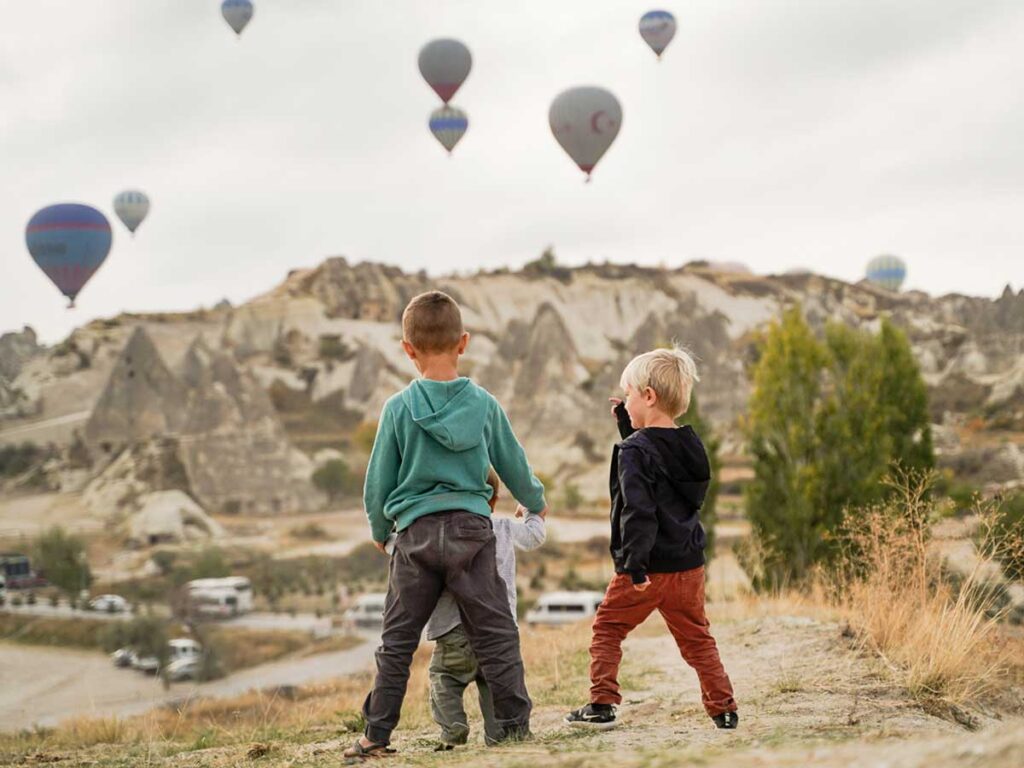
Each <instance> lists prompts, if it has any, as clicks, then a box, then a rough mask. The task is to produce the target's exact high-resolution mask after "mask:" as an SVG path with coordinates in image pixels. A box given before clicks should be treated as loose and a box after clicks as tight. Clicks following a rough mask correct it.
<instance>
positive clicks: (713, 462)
mask: <svg viewBox="0 0 1024 768" xmlns="http://www.w3.org/2000/svg"><path fill="white" fill-rule="evenodd" d="M685 424H689V425H690V426H691V427H693V431H694V432H696V433H697V436H698V437H699V438H700V440H701V442H702V443H704V450H705V451H706V452H707V454H708V464H710V466H711V483H710V484H709V485H708V492H707V494H705V496H704V505H703V506H702V507H701V508H700V522H701V525H703V526H704V532H705V533H706V534H707V546H706V547H705V549H704V554H705V557H706V558H707V560H708V561H709V562H710V561H711V559H712V558H713V557H714V556H715V524H716V523H717V522H718V510H717V504H718V490H719V487H720V485H721V481H720V480H719V477H718V473H719V471H720V470H721V468H722V460H721V458H720V457H719V455H718V454H719V448H721V440H719V439H718V436H717V435H716V434H715V430H714V429H712V428H711V423H710V422H709V421H707V420H706V419H705V418H704V417H703V416H702V415H701V412H700V405H699V404H698V402H697V396H696V395H694V396H693V397H691V398H690V407H689V408H688V409H687V411H686V413H684V414H683V415H682V416H680V417H679V418H678V419H676V425H677V426H680V427H681V426H683V425H685Z"/></svg>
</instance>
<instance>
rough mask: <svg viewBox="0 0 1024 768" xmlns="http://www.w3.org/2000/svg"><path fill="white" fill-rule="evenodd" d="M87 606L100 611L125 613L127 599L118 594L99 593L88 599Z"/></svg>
mask: <svg viewBox="0 0 1024 768" xmlns="http://www.w3.org/2000/svg"><path fill="white" fill-rule="evenodd" d="M89 607H90V608H91V609H92V610H94V611H100V612H102V613H125V612H126V611H127V610H128V601H127V600H125V599H124V598H123V597H121V596H120V595H99V596H98V597H94V598H93V599H92V600H90V601H89Z"/></svg>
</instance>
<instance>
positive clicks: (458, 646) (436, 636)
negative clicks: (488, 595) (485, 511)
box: [427, 469, 547, 749]
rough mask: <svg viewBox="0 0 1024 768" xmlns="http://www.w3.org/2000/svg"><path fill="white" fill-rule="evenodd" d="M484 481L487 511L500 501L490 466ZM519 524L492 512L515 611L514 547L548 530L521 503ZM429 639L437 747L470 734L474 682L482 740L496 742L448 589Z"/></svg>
mask: <svg viewBox="0 0 1024 768" xmlns="http://www.w3.org/2000/svg"><path fill="white" fill-rule="evenodd" d="M487 484H488V485H490V486H491V488H493V489H494V494H493V495H492V496H491V501H490V504H491V510H492V511H493V509H494V506H495V504H497V501H498V488H499V482H498V476H497V474H496V473H495V472H494V470H493V469H492V470H491V471H490V473H489V474H488V476H487ZM524 512H525V519H524V520H523V522H522V523H517V522H515V521H514V520H511V519H509V518H507V517H493V518H491V522H492V523H493V524H494V539H495V555H496V558H497V566H498V575H500V576H501V578H502V581H504V582H505V587H506V589H507V591H508V602H509V608H510V609H511V610H512V616H513V617H514V616H515V615H516V602H517V601H516V550H517V549H521V550H523V551H524V552H529V551H530V550H534V549H536V548H537V547H539V546H540V545H541V544H543V543H544V539H545V537H546V536H547V531H546V529H545V525H544V514H543V513H541V514H539V515H534V514H532V513H530V512H528V511H526V510H524V509H523V507H519V509H518V510H517V511H516V515H517V516H521V515H523V514H524ZM427 640H436V641H437V643H436V645H435V646H434V653H433V655H432V656H431V657H430V711H431V713H432V714H433V716H434V722H436V723H437V724H438V725H439V726H441V747H440V749H451V748H452V747H455V746H458V745H459V744H465V743H466V741H467V740H468V739H469V720H468V718H467V717H466V710H465V709H464V707H463V696H464V694H465V691H466V688H467V686H469V684H470V683H474V682H475V683H476V689H477V697H478V699H479V701H480V713H481V714H482V715H483V718H484V741H485V742H486V743H487V744H488V745H493V744H497V743H498V741H499V740H500V739H501V729H500V728H499V726H498V723H497V721H496V720H495V718H494V704H493V702H492V701H491V692H490V688H488V686H487V682H486V681H485V680H484V678H483V675H482V674H481V673H480V665H479V663H478V662H477V659H476V655H475V654H474V653H473V649H472V648H471V647H470V644H469V640H468V638H467V637H466V632H465V630H463V628H462V618H461V617H460V616H459V607H458V605H456V603H455V599H454V598H453V597H452V595H451V593H450V592H447V591H446V592H445V593H444V594H442V595H441V599H440V600H439V601H438V603H437V608H435V609H434V613H433V615H432V616H431V617H430V621H428V622H427Z"/></svg>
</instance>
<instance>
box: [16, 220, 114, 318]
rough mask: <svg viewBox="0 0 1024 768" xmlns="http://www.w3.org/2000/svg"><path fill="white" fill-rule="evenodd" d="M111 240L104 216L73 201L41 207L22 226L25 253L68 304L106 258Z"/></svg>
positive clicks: (73, 300) (108, 224) (108, 225)
mask: <svg viewBox="0 0 1024 768" xmlns="http://www.w3.org/2000/svg"><path fill="white" fill-rule="evenodd" d="M112 241H113V234H112V233H111V231H110V222H109V221H107V217H106V216H104V215H103V214H102V213H100V212H99V211H97V210H96V209H95V208H91V207H90V206H88V205H79V204H77V203H63V204H60V205H51V206H49V207H48V208H43V209H42V210H41V211H39V212H37V213H36V214H35V216H33V217H32V218H31V219H29V222H28V226H27V227H26V228H25V242H26V244H27V245H28V252H29V253H30V254H32V258H33V259H34V260H35V262H36V264H38V265H39V268H40V269H42V270H43V272H45V273H46V276H47V277H49V278H50V279H51V280H52V281H53V282H54V284H55V285H56V286H57V287H58V288H59V289H60V292H61V293H63V294H64V295H65V296H67V297H68V298H69V299H71V304H72V305H74V302H75V297H76V296H77V295H78V293H79V291H81V290H82V287H83V286H84V285H85V284H86V283H87V282H89V278H90V277H92V276H93V273H95V272H96V270H97V269H99V268H100V265H101V264H102V263H103V262H104V261H105V260H106V258H107V254H108V253H110V244H111V242H112Z"/></svg>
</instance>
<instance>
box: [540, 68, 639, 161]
mask: <svg viewBox="0 0 1024 768" xmlns="http://www.w3.org/2000/svg"><path fill="white" fill-rule="evenodd" d="M548 122H549V123H550V124H551V132H552V133H553V134H554V135H555V139H557V140H558V143H559V144H561V145H562V149H564V150H565V151H566V152H567V153H568V155H569V157H571V158H572V159H573V162H575V163H576V165H578V166H579V167H580V170H582V171H583V172H584V173H585V174H587V181H590V174H591V173H592V172H593V170H594V166H595V165H597V161H598V160H600V159H601V157H602V156H603V155H604V153H605V152H606V151H607V150H608V147H610V146H611V145H612V142H613V141H615V137H616V136H618V134H619V127H620V126H621V125H622V107H621V106H620V105H619V101H618V99H616V98H615V96H613V95H612V94H611V93H610V92H609V91H606V90H605V89H604V88H597V87H594V86H580V87H578V88H570V89H569V90H567V91H563V92H562V93H560V94H559V95H558V96H557V97H556V98H555V100H554V101H553V102H551V110H550V111H549V112H548Z"/></svg>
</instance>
